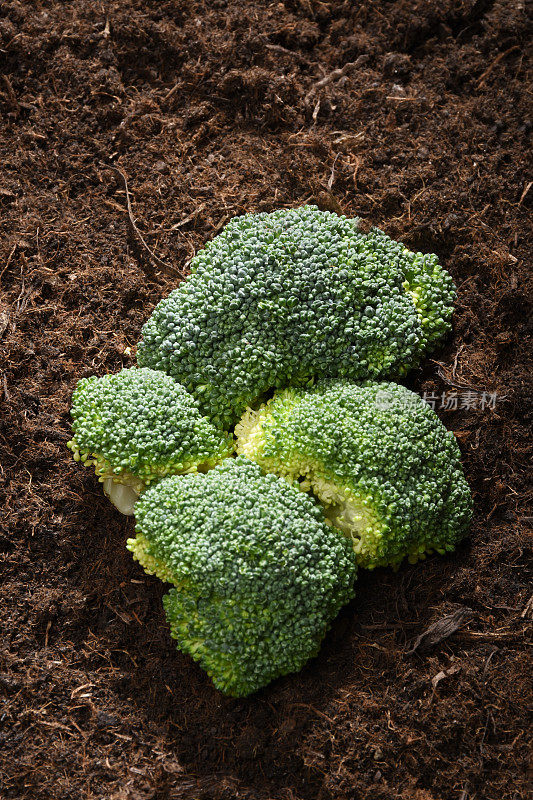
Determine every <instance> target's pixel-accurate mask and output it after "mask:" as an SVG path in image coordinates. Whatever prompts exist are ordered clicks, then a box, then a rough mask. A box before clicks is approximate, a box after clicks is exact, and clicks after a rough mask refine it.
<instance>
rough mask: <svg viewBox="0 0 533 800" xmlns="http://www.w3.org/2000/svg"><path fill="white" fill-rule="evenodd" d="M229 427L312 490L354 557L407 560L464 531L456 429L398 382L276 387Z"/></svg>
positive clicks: (242, 449)
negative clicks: (450, 428) (449, 428)
mask: <svg viewBox="0 0 533 800" xmlns="http://www.w3.org/2000/svg"><path fill="white" fill-rule="evenodd" d="M235 435H236V437H237V452H238V453H240V454H243V455H246V456H248V458H251V459H254V460H255V461H257V463H258V464H260V466H261V467H262V468H263V469H264V470H266V471H267V472H271V473H275V474H277V475H280V476H283V477H286V478H287V479H288V480H290V481H294V480H299V481H300V488H301V489H302V490H303V491H312V492H313V493H314V494H315V496H316V497H317V498H318V499H319V500H320V501H321V502H322V503H323V504H324V508H325V513H326V516H327V518H328V519H329V520H330V521H331V523H332V524H333V525H335V527H337V528H340V529H341V530H343V531H344V532H345V533H346V534H347V535H348V536H349V537H350V538H351V539H352V540H353V547H354V550H355V553H356V556H357V561H358V564H359V565H360V566H363V567H368V568H373V567H376V566H386V565H391V566H393V567H397V566H398V565H399V563H400V562H401V561H402V560H403V558H404V557H406V556H407V557H408V559H409V561H410V562H412V563H414V562H415V561H417V560H418V559H422V558H424V557H425V554H426V553H431V552H432V551H436V552H438V553H444V552H446V551H451V550H453V549H454V547H455V545H456V543H457V542H458V541H459V540H460V539H461V538H462V537H463V536H464V535H466V531H467V526H468V523H469V521H470V517H471V505H472V502H471V496H470V490H469V488H468V485H467V483H466V481H465V478H464V475H463V471H462V468H461V463H460V452H459V448H458V446H457V443H456V441H455V438H454V436H453V434H452V433H450V432H448V431H447V430H446V428H445V427H444V425H443V424H442V423H441V421H440V420H439V418H438V416H437V415H436V414H435V412H434V411H433V410H432V409H431V408H430V407H429V405H428V404H427V403H425V402H424V401H423V400H422V399H421V398H420V397H419V396H418V395H416V394H414V393H413V392H410V391H409V390H408V389H406V388H405V387H403V386H398V385H396V384H393V383H385V382H381V383H370V382H365V383H363V384H362V385H359V386H358V385H354V384H351V383H348V382H346V381H324V382H321V383H319V384H317V385H316V386H314V387H313V388H312V389H309V390H306V389H303V388H292V389H285V390H283V391H280V392H278V393H277V394H275V395H274V397H273V398H272V399H271V400H270V401H268V402H267V403H266V404H263V405H262V406H261V407H260V408H259V410H257V411H254V410H252V409H249V410H248V411H247V412H245V414H244V416H243V418H242V420H241V422H240V423H239V424H238V425H237V427H236V429H235Z"/></svg>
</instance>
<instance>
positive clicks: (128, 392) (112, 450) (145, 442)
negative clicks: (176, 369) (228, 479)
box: [68, 368, 233, 514]
mask: <svg viewBox="0 0 533 800" xmlns="http://www.w3.org/2000/svg"><path fill="white" fill-rule="evenodd" d="M71 414H72V417H73V425H72V428H73V431H74V438H73V439H72V440H71V441H70V442H69V443H68V447H70V449H71V450H72V453H73V455H74V459H75V460H76V461H79V460H81V461H82V462H84V463H85V464H86V465H87V466H91V465H94V468H95V472H96V474H97V475H98V476H99V480H100V482H101V483H103V488H104V492H105V493H106V494H107V496H108V497H109V499H110V500H111V502H112V503H113V504H114V505H115V506H116V507H117V508H118V509H119V511H122V513H123V514H132V513H133V503H134V502H135V500H136V499H137V497H138V496H139V493H140V492H141V491H142V490H143V489H144V487H145V486H147V485H148V484H149V483H151V481H153V480H154V479H155V478H160V477H162V476H164V475H169V474H172V473H179V472H191V471H196V470H202V469H206V468H209V467H211V466H214V465H215V464H217V463H218V462H219V461H221V460H222V459H223V458H225V457H226V456H228V455H230V454H231V452H232V450H233V440H232V438H231V437H230V436H229V435H228V434H224V433H222V432H221V431H219V430H217V429H216V428H215V427H214V426H213V425H211V423H210V422H209V420H207V419H206V418H205V417H203V416H202V415H201V413H200V411H199V408H198V405H197V402H196V400H195V399H194V398H193V397H192V395H190V394H189V393H188V392H187V391H186V389H184V388H183V386H180V384H179V383H176V382H175V381H174V380H173V379H172V378H170V377H169V376H168V375H165V374H164V373H162V372H157V371H155V370H151V369H135V368H133V369H123V370H122V371H121V372H119V373H117V374H116V375H105V376H104V377H103V378H97V377H96V376H93V377H91V378H82V379H81V380H80V381H79V382H78V385H77V387H76V389H75V391H74V395H73V399H72V409H71Z"/></svg>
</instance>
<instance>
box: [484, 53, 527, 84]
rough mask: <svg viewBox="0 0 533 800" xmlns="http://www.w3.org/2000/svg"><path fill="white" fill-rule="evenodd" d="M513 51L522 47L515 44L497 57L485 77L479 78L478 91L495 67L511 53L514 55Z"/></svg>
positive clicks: (486, 71)
mask: <svg viewBox="0 0 533 800" xmlns="http://www.w3.org/2000/svg"><path fill="white" fill-rule="evenodd" d="M513 50H520V45H518V44H515V45H513V46H512V47H510V48H509V49H508V50H505V51H504V52H503V53H500V55H498V56H496V58H495V59H494V61H493V62H492V64H490V65H489V66H488V67H487V69H486V70H485V72H484V73H483V75H481V76H480V77H479V78H478V80H477V84H476V87H477V88H478V89H479V88H480V86H482V85H483V83H484V82H485V79H486V78H488V76H489V75H490V73H491V72H492V70H493V69H494V67H495V66H497V65H498V64H499V63H500V61H502V60H503V59H504V58H505V56H508V55H509V54H510V53H512V52H513Z"/></svg>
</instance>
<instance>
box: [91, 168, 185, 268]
mask: <svg viewBox="0 0 533 800" xmlns="http://www.w3.org/2000/svg"><path fill="white" fill-rule="evenodd" d="M106 167H107V168H108V169H111V170H113V172H116V173H117V175H119V176H120V178H121V180H122V183H123V185H124V191H125V192H126V208H127V212H128V220H129V225H130V231H131V233H132V234H133V236H135V238H136V239H137V241H138V242H139V243H140V245H141V247H142V249H143V250H144V251H145V253H147V254H148V255H149V257H150V258H151V259H152V261H154V263H156V264H157V266H158V267H162V268H163V269H170V270H172V267H171V265H170V264H167V263H166V262H165V261H163V260H162V259H160V258H159V256H156V254H155V253H154V252H153V251H152V250H150V248H149V247H148V245H147V244H146V242H145V240H144V238H143V235H142V233H141V232H140V230H139V228H138V227H137V225H136V224H135V218H134V216H133V211H132V208H131V198H130V190H129V189H128V179H127V178H126V175H125V174H124V173H123V172H122V170H120V169H119V168H118V167H112V166H110V165H108V164H106Z"/></svg>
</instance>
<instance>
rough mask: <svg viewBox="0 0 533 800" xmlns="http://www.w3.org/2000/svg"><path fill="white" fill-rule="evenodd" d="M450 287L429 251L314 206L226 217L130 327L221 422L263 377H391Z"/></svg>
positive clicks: (443, 326) (152, 358) (434, 318)
mask: <svg viewBox="0 0 533 800" xmlns="http://www.w3.org/2000/svg"><path fill="white" fill-rule="evenodd" d="M453 298H454V288H453V283H452V279H451V277H450V276H449V274H448V273H447V272H446V271H445V270H443V269H441V267H440V266H439V264H438V261H437V258H436V256H434V255H422V254H420V253H412V252H410V251H409V250H407V249H406V248H405V246H404V245H403V244H402V243H400V242H395V241H393V240H392V239H390V238H389V237H388V236H386V234H384V233H383V232H382V231H380V230H377V229H373V230H371V231H370V232H369V233H362V232H361V231H360V230H359V221H358V220H357V219H347V218H346V217H341V216H337V215H336V214H333V213H330V212H327V211H319V209H318V208H316V207H315V206H303V207H302V208H296V209H289V210H280V211H275V212H273V213H271V214H266V213H261V214H246V215H245V216H242V217H236V218H235V219H233V220H232V221H231V222H230V223H229V224H228V225H227V226H226V228H225V229H224V230H223V231H222V233H221V234H220V235H219V236H217V237H216V238H215V239H214V240H213V241H212V242H210V243H209V244H207V245H206V247H205V248H204V249H203V250H201V251H200V252H199V253H198V254H197V256H196V257H195V258H194V259H193V261H192V262H191V275H190V276H189V277H188V278H187V279H186V280H185V281H183V282H182V283H181V285H180V286H179V288H178V289H176V290H175V291H173V292H172V293H171V294H170V295H169V297H167V298H166V299H165V300H162V301H161V302H160V303H159V305H158V306H157V307H156V309H155V310H154V312H153V314H152V316H151V317H150V319H149V320H148V321H147V323H146V324H145V326H144V328H143V331H142V340H141V342H140V343H139V347H138V361H139V364H141V365H142V366H148V367H152V368H154V369H158V370H162V371H164V372H166V373H168V374H169V375H172V376H173V377H174V378H175V379H176V380H179V381H180V382H181V383H183V385H184V386H186V387H187V389H189V390H190V391H191V392H192V393H193V394H194V395H195V397H197V399H198V400H199V402H200V406H201V408H202V410H203V412H204V413H205V414H206V415H207V416H208V417H209V418H210V419H211V420H212V421H213V422H214V423H215V424H217V425H219V426H221V427H223V428H225V429H229V427H231V426H232V425H233V424H235V422H236V421H237V420H238V418H239V417H240V415H241V414H242V412H243V411H244V409H245V407H246V406H247V405H248V404H250V403H251V402H252V401H253V400H254V399H256V398H257V397H259V396H260V395H261V394H262V393H263V392H265V391H266V390H268V389H270V388H272V387H282V386H287V385H303V384H305V383H307V382H309V381H310V380H311V379H313V378H321V377H337V378H338V377H342V378H348V379H351V380H361V379H367V378H373V379H376V378H381V377H395V376H399V375H402V374H404V373H406V372H407V371H408V370H409V369H411V368H412V367H414V366H416V365H417V364H418V362H419V361H420V359H421V357H422V356H423V355H424V353H426V352H427V351H428V349H430V348H432V347H433V346H434V344H435V342H436V341H437V340H438V339H439V338H440V337H441V336H442V335H443V334H444V333H445V332H446V331H447V330H448V329H449V327H450V317H451V313H452V303H453Z"/></svg>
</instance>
